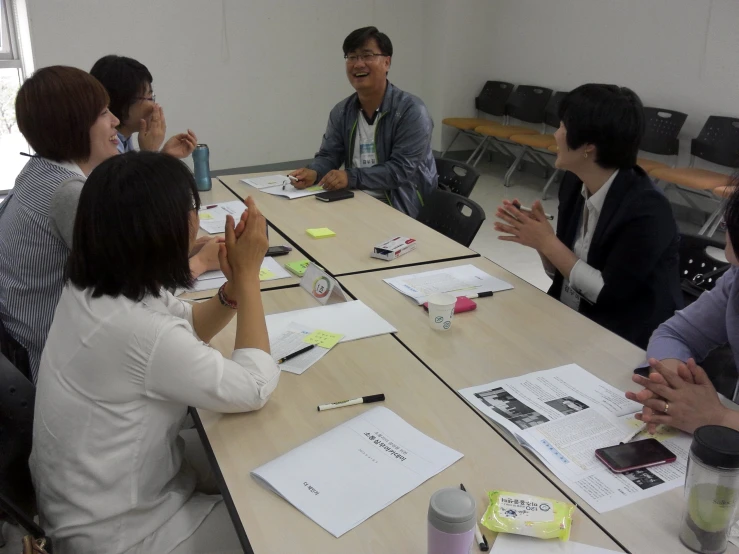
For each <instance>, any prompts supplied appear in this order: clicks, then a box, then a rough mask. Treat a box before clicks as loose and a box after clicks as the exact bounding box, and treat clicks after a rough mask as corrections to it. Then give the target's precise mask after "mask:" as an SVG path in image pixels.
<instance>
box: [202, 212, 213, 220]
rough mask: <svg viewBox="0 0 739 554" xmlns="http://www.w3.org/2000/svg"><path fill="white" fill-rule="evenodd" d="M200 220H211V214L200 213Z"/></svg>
mask: <svg viewBox="0 0 739 554" xmlns="http://www.w3.org/2000/svg"><path fill="white" fill-rule="evenodd" d="M200 219H213V214H211V213H209V212H201V213H200Z"/></svg>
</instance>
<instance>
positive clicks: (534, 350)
mask: <svg viewBox="0 0 739 554" xmlns="http://www.w3.org/2000/svg"><path fill="white" fill-rule="evenodd" d="M467 263H469V264H472V265H474V266H476V267H478V268H480V269H482V270H483V271H486V272H487V273H489V274H490V275H493V276H495V277H498V278H500V279H503V280H504V281H507V282H509V283H510V284H512V285H513V286H514V289H513V290H509V291H503V292H497V293H495V295H494V296H493V297H487V298H478V299H476V300H475V302H476V303H477V309H476V310H474V311H471V312H465V313H461V314H459V315H457V316H455V318H454V320H453V322H452V327H451V329H450V330H449V331H446V332H439V331H435V330H433V329H431V327H430V325H429V323H428V315H427V313H426V312H425V311H424V309H423V308H422V307H420V306H417V305H416V303H415V302H413V301H412V300H411V299H410V298H408V297H406V296H404V295H402V294H401V293H399V292H397V291H396V290H394V289H393V288H391V287H390V286H389V285H388V284H386V283H384V282H383V279H385V278H388V277H395V276H399V275H404V274H408V273H413V272H415V271H422V270H429V271H430V270H433V269H440V268H443V267H450V266H458V265H464V264H467ZM339 282H340V283H341V285H342V287H344V288H345V289H346V290H347V291H349V292H350V293H351V294H352V295H354V296H355V297H356V298H358V299H360V300H362V301H363V302H364V303H365V304H367V305H368V306H369V307H371V308H372V309H373V310H375V311H376V312H377V313H379V314H380V315H381V316H382V317H384V318H385V319H386V320H387V321H389V322H390V323H391V324H392V325H393V326H395V327H396V328H397V329H398V333H397V337H398V338H399V339H400V340H401V341H402V342H403V343H404V344H405V345H406V346H407V347H408V348H409V349H410V350H411V351H412V352H413V353H414V354H415V355H416V356H418V358H419V359H421V360H422V361H423V362H424V363H425V364H426V365H427V366H428V367H429V368H431V370H433V371H434V373H436V375H438V376H439V377H440V378H441V379H442V380H443V381H444V382H445V383H447V384H448V385H449V386H450V387H451V388H452V389H454V390H455V391H458V390H460V389H462V388H466V387H469V386H473V385H483V384H485V383H489V382H491V381H494V380H497V379H504V378H507V377H514V376H520V375H524V374H526V373H530V372H533V371H538V370H542V369H550V368H553V367H558V366H561V365H565V364H569V363H576V364H579V365H580V366H582V367H583V368H585V369H586V370H588V371H589V372H591V373H593V374H594V375H596V376H598V377H599V378H601V379H603V380H604V381H606V382H608V383H610V384H611V385H613V386H614V387H616V388H618V389H620V390H627V389H630V390H639V387H638V386H637V385H636V384H634V383H633V382H632V381H631V375H632V371H633V369H634V368H635V367H637V366H639V365H640V364H641V363H642V362H643V361H644V351H643V350H641V349H639V348H637V347H636V346H634V345H632V344H631V343H629V342H627V341H625V340H623V339H622V338H620V337H618V336H617V335H615V334H613V333H611V332H610V331H608V330H606V329H604V328H603V327H600V326H598V325H596V324H594V323H593V322H591V321H590V320H589V319H587V318H585V317H584V316H581V315H580V314H578V313H577V312H575V311H574V310H571V309H570V308H568V307H566V306H565V305H564V304H562V303H560V302H558V301H557V300H555V299H554V298H551V297H549V296H548V295H546V294H545V293H544V292H542V291H540V290H539V289H537V288H535V287H533V286H532V285H530V284H528V283H527V282H525V281H523V280H521V279H519V278H518V277H516V276H515V275H513V274H512V273H509V272H508V271H506V270H504V269H502V268H501V267H500V266H498V265H496V264H494V263H492V262H491V261H489V260H487V259H485V258H478V259H473V260H463V261H456V262H446V263H440V264H431V265H428V266H424V267H422V268H410V269H409V268H405V269H390V270H387V271H381V272H375V273H367V274H363V275H352V276H348V277H341V278H340V279H339ZM487 421H490V420H487ZM491 425H492V422H491ZM501 432H502V431H501ZM502 433H503V435H504V436H505V438H506V439H507V440H508V441H509V442H510V443H511V444H513V445H514V446H515V447H516V448H517V449H518V450H519V451H520V452H521V453H522V454H523V455H524V456H526V458H527V459H529V460H530V461H532V463H534V464H536V466H537V467H539V468H540V469H541V470H542V471H544V472H545V473H546V474H547V475H548V476H549V477H550V478H551V479H553V480H556V481H557V482H559V480H558V479H557V478H556V477H554V475H553V474H552V473H551V472H550V471H549V470H548V469H546V468H545V467H544V466H543V464H541V463H540V462H539V461H538V460H537V459H536V458H535V456H533V455H532V454H531V453H530V452H529V451H528V450H526V449H524V448H522V447H520V445H518V443H517V442H516V441H515V439H514V438H513V437H512V436H511V435H510V434H508V433H505V432H502ZM561 486H562V487H564V485H563V484H561ZM565 490H567V492H568V494H569V495H570V496H571V497H573V498H575V499H576V500H577V502H578V504H580V506H581V507H582V509H584V510H585V511H587V512H588V513H589V514H590V515H591V517H593V519H594V520H595V521H597V522H599V523H600V524H601V525H602V526H603V527H604V528H605V529H607V530H608V531H609V533H610V534H611V535H612V536H613V537H615V539H616V540H618V541H619V542H620V543H621V544H622V545H624V546H625V547H626V548H627V549H628V550H630V551H632V552H670V553H672V552H688V550H687V549H686V548H685V547H684V546H682V544H681V543H680V541H679V539H678V529H679V525H680V518H681V510H682V507H683V500H682V494H683V491H682V489H675V490H673V491H670V492H668V493H665V494H662V495H659V496H656V497H653V498H650V499H647V500H643V501H641V502H638V503H635V504H631V505H629V506H627V507H624V508H621V509H619V510H614V511H611V512H607V513H605V514H599V513H598V512H596V511H595V510H594V509H592V508H591V507H590V506H588V505H587V504H585V503H584V501H583V500H582V499H581V498H580V497H578V496H577V495H575V493H573V492H572V491H571V489H569V488H566V489H565ZM732 548H735V547H733V546H730V550H729V551H732V550H731V549H732ZM735 551H736V550H735Z"/></svg>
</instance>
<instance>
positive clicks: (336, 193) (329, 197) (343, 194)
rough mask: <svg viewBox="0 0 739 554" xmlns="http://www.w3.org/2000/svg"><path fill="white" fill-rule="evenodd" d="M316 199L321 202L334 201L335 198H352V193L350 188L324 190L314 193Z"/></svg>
mask: <svg viewBox="0 0 739 554" xmlns="http://www.w3.org/2000/svg"><path fill="white" fill-rule="evenodd" d="M315 197H316V200H321V201H322V202H336V201H337V200H346V199H347V198H354V193H353V192H352V191H350V190H346V189H341V190H328V191H326V192H320V193H318V194H316V195H315Z"/></svg>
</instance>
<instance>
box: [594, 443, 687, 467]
mask: <svg viewBox="0 0 739 554" xmlns="http://www.w3.org/2000/svg"><path fill="white" fill-rule="evenodd" d="M595 457H596V458H598V459H599V460H600V461H601V462H603V463H604V464H605V465H606V467H607V468H608V469H610V470H611V471H612V472H614V473H624V472H626V471H633V470H635V469H642V468H645V467H652V466H658V465H662V464H670V463H672V462H674V461H675V460H676V459H677V456H675V454H673V453H672V452H671V451H670V450H669V449H668V448H667V447H666V446H665V445H663V444H662V443H661V442H659V441H658V440H657V439H644V440H640V441H634V442H627V443H624V444H618V445H616V446H609V447H607V448H599V449H598V450H596V451H595Z"/></svg>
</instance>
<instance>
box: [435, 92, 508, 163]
mask: <svg viewBox="0 0 739 554" xmlns="http://www.w3.org/2000/svg"><path fill="white" fill-rule="evenodd" d="M514 86H515V85H514V84H513V83H506V82H505V81H488V82H487V83H485V86H484V87H483V88H482V91H480V95H479V96H477V97H476V98H475V110H476V111H477V116H478V117H447V118H444V119H442V120H441V123H442V125H448V126H449V127H453V128H454V129H457V134H456V135H454V138H453V139H452V141H451V142H450V143H449V145H448V146H447V147H446V150H444V152H443V153H442V154H441V156H442V157H444V156H446V153H447V152H449V149H450V148H451V147H452V144H454V141H455V140H457V138H458V137H459V135H461V134H464V135H467V136H468V137H470V138H472V139H473V140H475V141H477V142H481V141H482V137H481V136H480V135H479V134H478V133H476V132H475V127H479V126H480V125H496V124H500V123H497V122H496V121H495V120H492V119H487V118H485V117H484V116H485V115H491V116H493V117H500V118H504V117H505V115H506V102H507V101H508V97H509V96H510V95H511V93H512V92H513V87H514ZM468 163H469V161H468Z"/></svg>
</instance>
